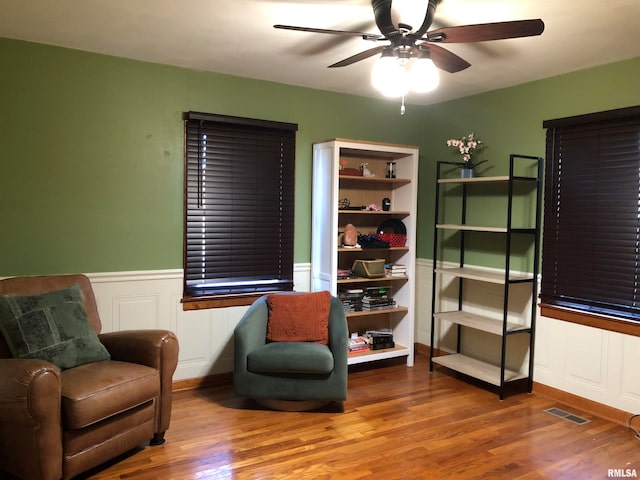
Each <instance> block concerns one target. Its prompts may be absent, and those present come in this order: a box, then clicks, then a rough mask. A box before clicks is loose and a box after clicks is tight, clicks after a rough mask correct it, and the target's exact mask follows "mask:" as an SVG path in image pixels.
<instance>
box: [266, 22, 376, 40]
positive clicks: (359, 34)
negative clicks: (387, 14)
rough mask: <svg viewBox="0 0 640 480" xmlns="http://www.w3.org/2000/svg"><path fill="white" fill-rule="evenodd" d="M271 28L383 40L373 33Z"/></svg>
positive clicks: (276, 26) (283, 27)
mask: <svg viewBox="0 0 640 480" xmlns="http://www.w3.org/2000/svg"><path fill="white" fill-rule="evenodd" d="M273 28H280V29H282V30H295V31H298V32H311V33H329V34H331V35H346V36H350V37H362V38H363V39H364V40H382V39H383V38H384V37H383V36H382V35H378V34H375V33H365V32H352V31H350V30H329V29H326V28H309V27H296V26H294V25H274V26H273Z"/></svg>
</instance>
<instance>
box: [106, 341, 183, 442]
mask: <svg viewBox="0 0 640 480" xmlns="http://www.w3.org/2000/svg"><path fill="white" fill-rule="evenodd" d="M98 337H99V338H100V341H101V342H102V344H103V345H104V346H105V348H106V349H107V351H108V352H109V353H110V354H111V359H112V360H118V361H121V362H131V363H139V364H141V365H146V366H148V367H152V368H155V369H157V370H158V371H159V373H160V398H159V401H158V415H157V416H156V417H157V419H158V421H157V423H156V432H155V437H154V440H153V441H154V442H155V443H157V444H160V443H163V442H164V439H163V438H164V432H165V431H166V430H167V428H169V422H170V419H171V400H172V398H171V397H172V392H173V373H174V372H175V371H176V367H177V365H178V351H179V346H178V339H177V338H176V336H175V334H174V333H173V332H170V331H168V330H123V331H121V332H109V333H101V334H99V335H98Z"/></svg>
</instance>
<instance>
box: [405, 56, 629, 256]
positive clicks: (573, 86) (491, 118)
mask: <svg viewBox="0 0 640 480" xmlns="http://www.w3.org/2000/svg"><path fill="white" fill-rule="evenodd" d="M472 68H473V67H472ZM638 78H640V58H635V59H632V60H627V61H624V62H619V63H614V64H609V65H605V66H601V67H596V68H592V69H588V70H582V71H578V72H573V73H569V74H565V75H560V76H557V77H552V78H548V79H544V80H539V81H535V82H530V83H527V84H523V85H519V86H515V87H511V88H505V89H502V90H496V91H493V92H489V93H485V94H481V95H475V96H470V97H466V98H462V99H458V100H454V101H449V102H444V103H439V104H436V105H431V106H429V107H426V110H425V123H424V124H425V127H424V138H423V139H422V140H421V143H422V144H423V145H426V146H427V148H428V150H423V151H421V154H422V155H423V156H425V157H428V160H429V161H426V162H425V161H423V162H422V163H421V164H420V168H421V172H420V174H421V175H420V178H421V180H422V179H424V181H423V182H422V183H421V184H420V189H419V205H418V208H419V219H420V221H419V228H418V232H417V234H418V239H419V242H420V245H419V248H418V251H417V254H418V257H420V258H431V257H432V256H433V242H432V239H433V215H434V190H433V188H429V186H430V185H433V178H434V177H435V174H436V162H437V161H439V160H444V161H459V158H458V157H459V155H456V153H455V150H454V149H453V148H451V147H447V146H446V140H447V139H449V138H460V137H462V136H463V135H465V134H467V133H469V132H476V133H477V134H478V135H479V136H480V137H481V138H482V139H483V140H484V142H485V144H486V149H485V150H484V151H483V152H482V154H481V155H480V158H482V159H485V158H486V159H487V160H489V162H488V163H485V164H482V165H481V166H480V167H478V172H480V173H481V174H482V175H505V174H507V173H508V171H509V170H508V160H509V154H511V153H516V154H524V155H534V156H540V157H544V156H545V135H546V130H544V129H543V128H542V122H543V121H544V120H549V119H554V118H561V117H568V116H572V115H579V114H584V113H591V112H598V111H602V110H610V109H615V108H622V107H627V106H632V105H640V88H639V87H638ZM425 183H427V185H425ZM487 205H488V207H487V208H485V210H484V212H480V214H481V215H485V216H487V217H492V216H493V217H495V215H496V211H499V212H502V211H504V210H501V209H497V208H496V209H494V208H492V206H493V203H492V202H491V199H487ZM487 222H488V224H492V223H499V222H498V221H497V220H496V219H495V218H493V219H492V218H489V219H488V220H487ZM485 253H486V252H485ZM490 257H491V258H490ZM496 259H497V260H496ZM466 261H468V262H470V263H478V264H488V265H489V266H495V267H500V266H503V265H504V261H503V258H502V256H501V255H499V256H497V257H493V256H491V255H485V254H483V248H482V247H480V248H479V249H478V252H476V254H475V255H474V254H473V253H472V254H471V255H468V256H467V257H466Z"/></svg>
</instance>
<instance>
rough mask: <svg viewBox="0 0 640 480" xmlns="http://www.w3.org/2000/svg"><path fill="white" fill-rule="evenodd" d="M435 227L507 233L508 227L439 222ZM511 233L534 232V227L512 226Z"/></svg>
mask: <svg viewBox="0 0 640 480" xmlns="http://www.w3.org/2000/svg"><path fill="white" fill-rule="evenodd" d="M436 228H439V229H441V230H464V231H468V232H497V233H508V232H509V229H508V228H507V227H487V226H483V225H462V224H454V223H439V224H437V225H436ZM511 233H528V234H535V233H536V229H535V228H529V227H516V228H514V227H512V228H511Z"/></svg>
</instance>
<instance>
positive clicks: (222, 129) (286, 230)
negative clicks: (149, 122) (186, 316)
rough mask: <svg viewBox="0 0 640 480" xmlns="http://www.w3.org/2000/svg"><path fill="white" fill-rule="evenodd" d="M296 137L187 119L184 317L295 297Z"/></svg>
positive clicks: (223, 119)
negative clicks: (287, 294)
mask: <svg viewBox="0 0 640 480" xmlns="http://www.w3.org/2000/svg"><path fill="white" fill-rule="evenodd" d="M297 129H298V126H297V125H296V124H290V123H281V122H272V121H265V120H254V119H247V118H239V117H230V116H223V115H212V114H203V113H196V112H189V113H188V114H187V115H186V120H185V202H184V203H185V231H184V298H183V304H184V308H185V309H192V308H203V307H211V306H228V305H243V304H249V303H251V302H252V301H253V300H254V299H255V297H256V296H259V295H262V294H264V293H267V292H274V291H290V290H293V223H294V180H295V179H294V176H295V175H294V173H295V135H296V131H297ZM211 300H214V301H213V302H211Z"/></svg>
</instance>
